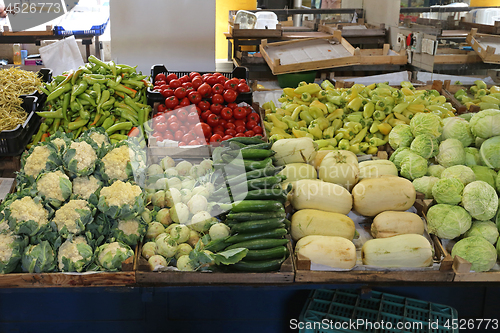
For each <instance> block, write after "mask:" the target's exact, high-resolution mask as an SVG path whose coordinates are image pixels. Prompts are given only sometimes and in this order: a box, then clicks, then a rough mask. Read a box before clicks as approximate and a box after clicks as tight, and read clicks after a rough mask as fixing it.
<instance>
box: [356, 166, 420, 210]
mask: <svg viewBox="0 0 500 333" xmlns="http://www.w3.org/2000/svg"><path fill="white" fill-rule="evenodd" d="M416 195H417V192H416V191H415V188H414V187H413V184H412V183H411V181H409V180H408V179H406V178H402V177H394V176H382V177H379V178H366V179H363V180H362V181H360V182H359V183H357V184H356V186H354V188H353V189H352V198H353V203H354V204H353V206H354V209H355V210H356V211H357V212H358V213H359V214H361V215H364V216H375V215H377V214H379V213H381V212H384V211H386V210H397V211H405V210H407V209H409V208H410V207H412V206H413V204H414V203H415V198H416Z"/></svg>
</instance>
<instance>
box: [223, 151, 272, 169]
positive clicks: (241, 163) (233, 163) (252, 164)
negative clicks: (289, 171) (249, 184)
mask: <svg viewBox="0 0 500 333" xmlns="http://www.w3.org/2000/svg"><path fill="white" fill-rule="evenodd" d="M222 161H224V163H227V165H226V168H228V167H229V168H231V167H233V168H236V169H240V168H242V167H244V168H245V171H252V170H257V169H264V168H265V167H268V166H272V165H273V160H272V159H271V158H269V157H268V158H266V159H265V160H262V161H248V160H247V161H246V160H241V159H235V158H233V156H231V155H228V154H222Z"/></svg>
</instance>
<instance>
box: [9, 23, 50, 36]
mask: <svg viewBox="0 0 500 333" xmlns="http://www.w3.org/2000/svg"><path fill="white" fill-rule="evenodd" d="M53 35H54V31H53V30H52V26H51V25H47V26H45V31H10V28H9V26H4V27H3V32H0V36H9V37H10V36H14V37H38V36H41V37H43V36H53Z"/></svg>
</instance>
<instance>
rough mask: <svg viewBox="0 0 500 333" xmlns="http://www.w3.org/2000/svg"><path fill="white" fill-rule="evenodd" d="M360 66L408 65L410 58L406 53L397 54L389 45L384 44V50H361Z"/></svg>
mask: <svg viewBox="0 0 500 333" xmlns="http://www.w3.org/2000/svg"><path fill="white" fill-rule="evenodd" d="M359 57H360V59H359V63H360V65H406V64H407V63H408V57H407V55H406V52H404V51H401V52H399V53H396V52H394V51H392V50H391V49H390V45H389V44H384V47H383V48H382V49H360V50H359Z"/></svg>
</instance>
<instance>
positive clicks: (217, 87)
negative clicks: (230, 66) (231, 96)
mask: <svg viewBox="0 0 500 333" xmlns="http://www.w3.org/2000/svg"><path fill="white" fill-rule="evenodd" d="M212 93H213V94H221V95H222V94H223V93H224V86H223V85H222V84H220V83H216V84H215V85H214V86H213V87H212Z"/></svg>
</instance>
